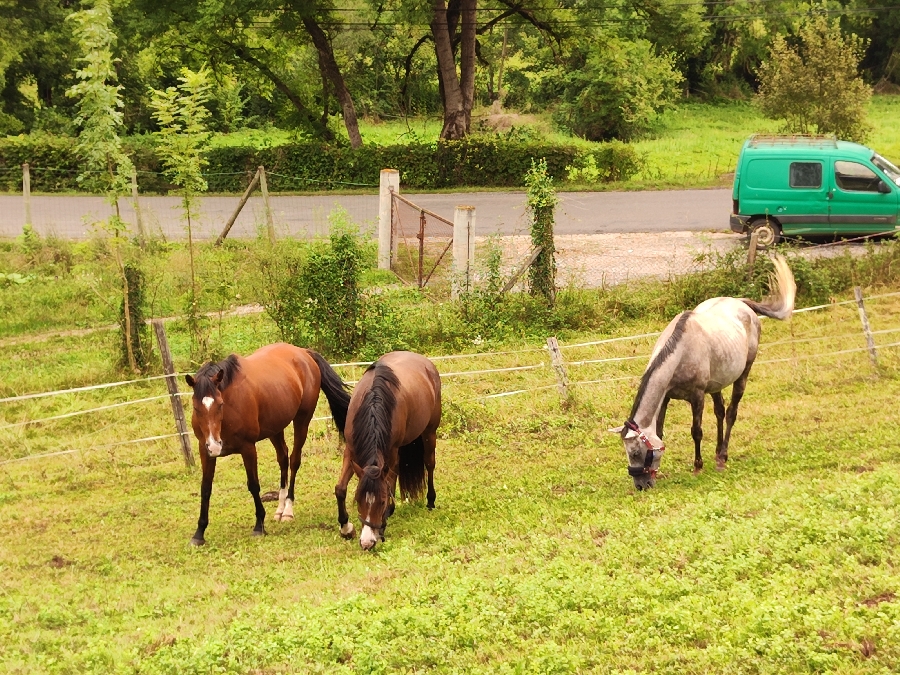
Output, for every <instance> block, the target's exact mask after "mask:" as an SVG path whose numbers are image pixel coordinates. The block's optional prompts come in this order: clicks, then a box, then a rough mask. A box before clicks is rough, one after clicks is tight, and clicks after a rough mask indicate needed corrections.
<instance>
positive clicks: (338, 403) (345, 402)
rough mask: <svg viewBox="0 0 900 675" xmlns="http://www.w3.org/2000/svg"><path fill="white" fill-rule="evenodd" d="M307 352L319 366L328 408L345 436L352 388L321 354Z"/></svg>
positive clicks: (310, 350)
mask: <svg viewBox="0 0 900 675" xmlns="http://www.w3.org/2000/svg"><path fill="white" fill-rule="evenodd" d="M306 351H307V352H309V355H310V356H311V357H312V358H313V361H315V362H316V365H317V366H319V373H320V374H321V381H322V384H321V387H322V391H323V392H324V393H325V398H326V399H328V407H329V408H331V416H332V417H333V418H334V426H336V427H337V430H338V432H340V434H341V435H342V436H343V435H344V426H345V425H346V424H347V408H348V407H349V406H350V392H349V389H350V387H349V386H348V385H347V384H345V383H344V381H343V380H342V379H341V377H340V375H338V374H337V373H336V372H335V371H334V368H332V367H331V365H330V364H329V363H328V361H326V360H325V358H324V357H323V356H322V355H321V354H319V353H318V352H314V351H313V350H312V349H307V350H306Z"/></svg>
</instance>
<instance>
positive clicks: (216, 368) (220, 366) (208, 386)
mask: <svg viewBox="0 0 900 675" xmlns="http://www.w3.org/2000/svg"><path fill="white" fill-rule="evenodd" d="M240 370H241V364H240V363H238V357H237V355H236V354H232V355H231V356H229V357H228V358H227V359H225V360H224V361H219V362H218V363H213V362H212V361H210V362H209V363H206V364H204V365H203V367H201V368H200V370H198V371H197V375H196V376H195V377H194V398H198V399H201V400H202V399H203V398H204V397H206V396H214V395H215V393H216V384H215V383H214V382H213V378H214V377H215V376H216V375H217V374H218V373H219V372H221V373H222V382H221V383H220V384H219V387H218V388H219V390H220V391H224V390H225V389H227V388H228V386H229V385H230V384H231V382H232V381H233V380H234V378H235V376H236V375H237V374H238V373H239V372H240Z"/></svg>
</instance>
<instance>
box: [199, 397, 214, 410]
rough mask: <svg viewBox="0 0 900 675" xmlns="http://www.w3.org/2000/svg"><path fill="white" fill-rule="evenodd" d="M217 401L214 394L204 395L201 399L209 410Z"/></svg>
mask: <svg viewBox="0 0 900 675" xmlns="http://www.w3.org/2000/svg"><path fill="white" fill-rule="evenodd" d="M215 402H216V399H214V398H213V397H212V396H204V397H203V400H202V401H201V403H203V405H205V406H206V409H207V410H209V409H210V408H212V404H213V403H215Z"/></svg>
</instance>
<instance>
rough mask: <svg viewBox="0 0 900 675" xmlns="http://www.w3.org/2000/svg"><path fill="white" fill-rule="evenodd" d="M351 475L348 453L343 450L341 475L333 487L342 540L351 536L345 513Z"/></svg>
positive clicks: (350, 526) (347, 516) (351, 468)
mask: <svg viewBox="0 0 900 675" xmlns="http://www.w3.org/2000/svg"><path fill="white" fill-rule="evenodd" d="M352 475H353V465H352V464H351V462H350V453H349V452H348V451H347V450H346V449H345V450H344V463H343V465H342V466H341V475H340V476H339V477H338V482H337V485H335V486H334V496H335V498H336V499H337V509H338V525H340V528H341V536H342V537H343V538H344V539H350V538H351V537H352V536H353V523H351V522H350V516H349V514H348V513H347V503H346V502H347V484H348V483H349V482H350V476H352Z"/></svg>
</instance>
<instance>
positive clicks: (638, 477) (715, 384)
mask: <svg viewBox="0 0 900 675" xmlns="http://www.w3.org/2000/svg"><path fill="white" fill-rule="evenodd" d="M774 264H775V274H774V276H773V278H772V286H773V289H772V295H770V296H769V297H768V298H766V299H765V300H764V301H763V302H754V301H753V300H747V299H741V300H739V299H737V298H712V299H710V300H706V301H705V302H702V303H700V304H699V305H697V308H696V309H694V310H693V311H687V312H682V313H681V314H679V315H678V316H676V317H675V318H674V319H672V321H671V322H670V323H669V325H668V326H666V329H665V330H664V331H663V333H662V335H660V336H659V339H658V340H657V341H656V346H655V347H654V348H653V353H652V355H651V356H650V363H649V365H648V366H647V369H646V370H645V371H644V375H643V377H642V378H641V384H640V387H639V388H638V392H637V396H636V397H635V399H634V405H633V406H632V408H631V414H630V416H629V417H628V421H627V422H625V424H623V425H622V426H621V427H617V428H615V429H610V431H611V432H613V433H617V434H620V435H621V437H622V441H623V442H624V444H625V453H626V454H627V456H628V474H629V475H630V476H631V477H632V478H633V479H634V486H635V487H636V488H637V489H638V490H643V489H644V488H649V487H652V486H653V485H654V483H655V482H656V473H657V471H658V469H659V463H660V460H661V459H662V452H663V450H665V445H664V444H663V442H662V437H663V422H664V421H665V418H666V407H667V406H668V405H669V401H670V400H671V399H673V398H674V399H679V400H682V401H687V402H688V403H690V404H691V412H692V413H693V424H692V426H691V436H692V437H693V439H694V468H695V470H697V471H699V470H700V469H702V468H703V459H702V458H701V457H700V439H701V438H703V429H702V427H701V422H702V419H703V402H704V397H705V396H706V394H709V395H710V396H711V397H712V400H713V406H714V409H715V413H716V422H717V441H716V466H717V468H719V469H723V468H724V467H725V462H726V461H727V459H728V441H729V438H730V437H731V429H732V427H733V426H734V421H735V419H736V418H737V408H738V403H740V401H741V397H742V396H743V395H744V388H745V387H746V386H747V376H748V375H749V374H750V367H751V366H752V365H753V361H754V360H755V359H756V352H757V350H758V349H759V336H760V321H759V317H758V316H757V314H762V315H763V316H768V317H771V318H773V319H779V320H784V319H786V318H788V317H789V316H790V315H791V313H792V312H793V311H794V297H795V296H796V293H797V285H796V284H795V283H794V275H793V274H792V273H791V269H790V267H788V264H787V262H786V261H785V259H784V258H782V257H781V256H776V257H775V260H774ZM732 383H733V384H734V387H733V388H732V390H731V402H730V403H729V405H728V410H727V411H726V409H725V400H724V398H723V396H722V389H724V388H725V387H727V386H728V385H730V384H732ZM723 421H724V422H725V429H724V433H723V430H722V422H723Z"/></svg>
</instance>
